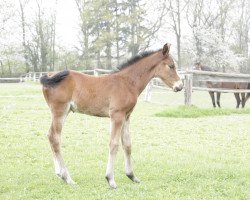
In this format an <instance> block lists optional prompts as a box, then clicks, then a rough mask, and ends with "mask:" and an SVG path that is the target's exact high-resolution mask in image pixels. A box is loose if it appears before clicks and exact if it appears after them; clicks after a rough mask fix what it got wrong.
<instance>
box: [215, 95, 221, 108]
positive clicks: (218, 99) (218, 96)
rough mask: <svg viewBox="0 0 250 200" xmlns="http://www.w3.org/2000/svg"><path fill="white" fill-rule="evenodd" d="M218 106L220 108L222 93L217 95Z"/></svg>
mask: <svg viewBox="0 0 250 200" xmlns="http://www.w3.org/2000/svg"><path fill="white" fill-rule="evenodd" d="M216 99H217V105H218V107H219V108H220V92H217V93H216Z"/></svg>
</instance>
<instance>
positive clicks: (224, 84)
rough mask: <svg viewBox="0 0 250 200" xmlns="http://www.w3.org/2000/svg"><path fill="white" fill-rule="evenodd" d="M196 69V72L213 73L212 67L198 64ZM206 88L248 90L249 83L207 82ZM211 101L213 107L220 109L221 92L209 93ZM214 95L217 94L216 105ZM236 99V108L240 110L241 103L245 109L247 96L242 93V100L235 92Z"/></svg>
mask: <svg viewBox="0 0 250 200" xmlns="http://www.w3.org/2000/svg"><path fill="white" fill-rule="evenodd" d="M195 69H196V70H202V71H212V69H211V68H210V67H207V66H203V65H201V64H200V63H196V64H195ZM206 86H207V87H208V88H223V89H234V90H237V89H239V90H240V89H247V88H248V83H244V82H211V81H207V82H206ZM208 93H209V95H210V97H211V100H212V104H213V107H214V108H216V103H217V106H218V107H219V108H220V107H221V105H220V96H221V92H214V91H209V92H208ZM214 93H216V103H215V97H214ZM234 96H235V99H236V102H237V104H236V108H239V106H240V103H241V105H242V108H244V107H245V103H246V100H247V98H246V95H245V93H241V98H240V94H239V93H237V92H235V93H234Z"/></svg>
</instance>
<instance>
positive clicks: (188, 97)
mask: <svg viewBox="0 0 250 200" xmlns="http://www.w3.org/2000/svg"><path fill="white" fill-rule="evenodd" d="M192 86H193V75H192V74H186V75H185V91H184V95H185V106H191V105H192Z"/></svg>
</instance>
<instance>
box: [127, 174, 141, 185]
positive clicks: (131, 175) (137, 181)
mask: <svg viewBox="0 0 250 200" xmlns="http://www.w3.org/2000/svg"><path fill="white" fill-rule="evenodd" d="M126 175H127V177H128V178H129V179H130V180H132V181H133V182H135V183H140V180H139V179H138V178H137V177H136V176H135V175H134V174H133V173H131V174H126Z"/></svg>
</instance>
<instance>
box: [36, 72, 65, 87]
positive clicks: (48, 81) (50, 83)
mask: <svg viewBox="0 0 250 200" xmlns="http://www.w3.org/2000/svg"><path fill="white" fill-rule="evenodd" d="M68 75H69V70H64V71H61V72H58V73H57V74H55V75H54V76H52V77H48V75H47V74H46V75H43V76H42V77H41V78H40V83H41V84H42V85H43V86H46V87H54V86H56V85H57V84H58V83H60V82H61V81H62V80H63V79H65V78H66V77H67V76H68Z"/></svg>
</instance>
